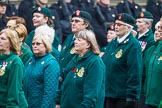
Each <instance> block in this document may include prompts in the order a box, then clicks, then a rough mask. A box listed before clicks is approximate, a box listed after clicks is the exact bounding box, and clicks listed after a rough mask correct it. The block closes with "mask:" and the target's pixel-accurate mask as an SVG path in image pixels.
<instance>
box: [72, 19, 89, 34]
mask: <svg viewBox="0 0 162 108" xmlns="http://www.w3.org/2000/svg"><path fill="white" fill-rule="evenodd" d="M71 25H72V26H71V29H72V32H73V33H74V34H75V33H77V32H79V31H81V30H83V29H86V28H87V26H88V25H87V24H86V23H85V21H84V20H83V19H82V18H79V17H73V18H72V21H71Z"/></svg>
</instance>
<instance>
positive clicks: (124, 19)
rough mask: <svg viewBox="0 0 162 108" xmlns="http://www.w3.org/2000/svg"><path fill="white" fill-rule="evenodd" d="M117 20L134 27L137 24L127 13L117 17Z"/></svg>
mask: <svg viewBox="0 0 162 108" xmlns="http://www.w3.org/2000/svg"><path fill="white" fill-rule="evenodd" d="M115 20H119V21H122V22H124V23H126V24H129V25H131V26H134V24H135V19H134V17H132V16H131V15H129V14H127V13H121V14H118V15H117V16H116V17H115Z"/></svg>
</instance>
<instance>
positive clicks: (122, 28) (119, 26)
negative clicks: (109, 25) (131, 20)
mask: <svg viewBox="0 0 162 108" xmlns="http://www.w3.org/2000/svg"><path fill="white" fill-rule="evenodd" d="M115 33H116V35H117V36H118V37H123V36H125V35H126V34H127V33H128V26H126V25H125V23H123V22H122V21H118V20H117V21H115Z"/></svg>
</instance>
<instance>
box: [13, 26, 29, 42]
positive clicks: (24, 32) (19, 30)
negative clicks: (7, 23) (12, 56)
mask: <svg viewBox="0 0 162 108" xmlns="http://www.w3.org/2000/svg"><path fill="white" fill-rule="evenodd" d="M11 29H13V30H15V31H16V32H17V34H18V36H19V38H21V37H23V38H24V39H23V42H24V41H25V39H26V36H27V35H28V32H27V29H26V27H25V26H24V25H23V24H17V25H15V26H13V27H11Z"/></svg>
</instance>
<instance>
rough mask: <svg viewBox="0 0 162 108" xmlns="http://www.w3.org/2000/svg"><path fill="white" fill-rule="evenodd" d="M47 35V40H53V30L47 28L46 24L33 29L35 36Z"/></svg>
mask: <svg viewBox="0 0 162 108" xmlns="http://www.w3.org/2000/svg"><path fill="white" fill-rule="evenodd" d="M38 34H41V35H47V36H49V38H50V39H51V40H52V42H53V40H54V36H55V30H54V29H53V28H52V27H49V26H48V25H47V24H44V25H41V26H39V27H37V28H36V29H35V35H38Z"/></svg>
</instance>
